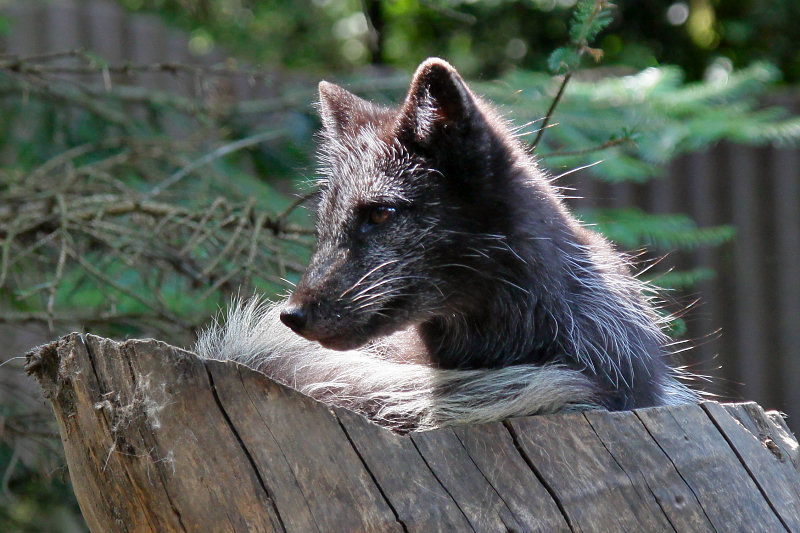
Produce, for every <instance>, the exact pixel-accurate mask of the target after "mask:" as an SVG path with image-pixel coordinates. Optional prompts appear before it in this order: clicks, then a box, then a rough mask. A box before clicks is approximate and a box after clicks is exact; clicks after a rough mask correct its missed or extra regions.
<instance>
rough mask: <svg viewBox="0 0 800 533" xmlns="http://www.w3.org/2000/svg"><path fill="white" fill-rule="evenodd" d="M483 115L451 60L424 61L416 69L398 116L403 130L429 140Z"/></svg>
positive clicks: (464, 128) (419, 139) (418, 139)
mask: <svg viewBox="0 0 800 533" xmlns="http://www.w3.org/2000/svg"><path fill="white" fill-rule="evenodd" d="M479 115H480V113H479V111H478V108H477V105H476V103H475V99H474V97H473V96H472V93H471V92H470V90H469V89H468V88H467V85H466V83H464V80H463V79H461V76H460V75H459V74H458V72H457V71H456V69H455V68H453V66H452V65H450V63H448V62H447V61H445V60H443V59H439V58H435V57H433V58H430V59H427V60H425V61H424V62H422V64H421V65H420V66H419V67H417V71H416V72H415V73H414V78H413V79H412V80H411V86H410V87H409V89H408V95H407V96H406V100H405V102H404V103H403V107H402V109H401V111H400V116H399V128H400V131H401V132H403V133H406V134H411V136H412V137H413V139H414V140H415V141H417V142H421V143H423V144H427V143H429V142H431V141H432V140H433V138H434V136H435V135H436V134H438V133H440V132H443V131H454V130H455V131H461V132H464V131H466V130H468V129H469V128H470V127H471V126H472V125H473V124H474V122H475V119H476V118H477V117H478V116H479Z"/></svg>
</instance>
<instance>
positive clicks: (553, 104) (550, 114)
mask: <svg viewBox="0 0 800 533" xmlns="http://www.w3.org/2000/svg"><path fill="white" fill-rule="evenodd" d="M571 78H572V72H568V73H566V74H565V75H564V79H562V80H561V86H560V87H559V88H558V92H557V93H556V97H555V98H553V101H552V102H551V103H550V109H548V110H547V114H546V115H545V116H544V120H542V126H541V127H540V128H539V132H538V133H537V134H536V138H535V139H534V140H533V144H532V145H531V149H532V150H536V147H537V146H538V145H539V141H540V140H541V139H542V135H544V130H546V129H547V124H548V123H549V122H550V119H551V118H552V117H553V113H554V112H555V110H556V106H558V102H560V101H561V96H562V95H563V94H564V89H565V88H566V87H567V83H569V80H570V79H571Z"/></svg>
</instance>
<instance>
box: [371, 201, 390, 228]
mask: <svg viewBox="0 0 800 533" xmlns="http://www.w3.org/2000/svg"><path fill="white" fill-rule="evenodd" d="M393 214H394V207H388V206H385V205H380V206H377V207H373V208H372V209H371V210H370V212H369V221H370V223H372V224H383V223H384V222H386V221H387V220H389V218H390V217H391V216H392V215H393Z"/></svg>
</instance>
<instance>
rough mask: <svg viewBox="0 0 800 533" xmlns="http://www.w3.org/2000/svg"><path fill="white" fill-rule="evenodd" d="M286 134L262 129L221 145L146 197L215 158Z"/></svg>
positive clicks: (154, 194) (146, 196) (280, 131)
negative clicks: (254, 133)
mask: <svg viewBox="0 0 800 533" xmlns="http://www.w3.org/2000/svg"><path fill="white" fill-rule="evenodd" d="M285 134H286V132H284V131H282V130H279V131H262V132H261V133H258V134H256V135H251V136H250V137H245V138H244V139H239V140H238V141H235V142H232V143H228V144H225V145H223V146H220V147H219V148H217V149H216V150H214V151H213V152H209V153H207V154H206V155H204V156H203V157H201V158H200V159H196V160H195V161H193V162H191V163H189V164H188V165H186V166H185V167H183V168H182V169H180V170H179V171H177V172H175V173H174V174H172V175H171V176H170V177H169V178H167V179H165V180H164V181H162V182H161V183H159V184H158V185H156V186H155V187H153V188H152V189H150V192H149V193H147V194H146V195H145V198H152V197H153V196H156V195H158V194H159V193H160V192H161V191H163V190H164V189H166V188H168V187H171V186H173V185H175V184H176V183H178V182H179V181H180V180H182V179H183V178H184V177H185V176H187V175H188V174H189V173H191V172H193V171H195V170H197V169H198V168H200V167H202V166H203V165H207V164H208V163H210V162H212V161H214V160H215V159H219V158H220V157H224V156H226V155H228V154H231V153H233V152H236V151H237V150H241V149H242V148H246V147H248V146H253V145H255V144H258V143H262V142H265V141H271V140H273V139H277V138H278V137H281V136H283V135H285Z"/></svg>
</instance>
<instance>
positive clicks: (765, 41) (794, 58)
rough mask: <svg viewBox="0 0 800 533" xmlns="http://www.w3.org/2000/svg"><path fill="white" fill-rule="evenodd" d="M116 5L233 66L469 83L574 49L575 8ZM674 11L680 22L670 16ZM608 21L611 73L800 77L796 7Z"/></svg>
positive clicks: (494, 3) (645, 6)
mask: <svg viewBox="0 0 800 533" xmlns="http://www.w3.org/2000/svg"><path fill="white" fill-rule="evenodd" d="M118 1H119V2H120V3H121V4H123V5H125V6H127V7H128V8H129V9H131V10H136V11H150V12H154V13H157V14H158V15H159V16H161V17H163V18H165V19H167V20H169V21H170V22H172V23H173V24H175V25H177V26H179V27H181V28H183V29H185V30H187V31H189V32H191V34H192V49H193V50H195V51H196V52H197V53H198V54H202V53H207V52H208V50H210V48H211V46H212V45H220V46H222V47H224V48H225V49H227V50H229V51H231V52H232V53H233V55H234V57H235V58H237V59H239V60H241V59H246V60H248V61H250V62H253V63H264V64H281V65H285V66H287V67H291V68H298V67H299V68H313V69H316V70H318V71H324V72H326V73H327V72H331V71H341V70H342V69H346V68H352V67H358V66H363V65H365V64H369V63H378V64H388V65H392V66H395V67H399V68H402V69H405V70H410V69H413V68H414V66H416V64H417V63H419V61H420V60H421V59H424V58H425V57H427V56H428V55H432V54H436V55H440V56H444V57H447V58H448V59H450V60H451V62H453V63H454V64H455V65H457V66H458V67H459V68H460V69H461V72H462V74H464V75H467V76H470V77H475V76H482V77H484V78H494V77H496V76H498V75H499V74H502V73H503V72H506V71H508V70H509V69H512V68H520V69H523V70H534V71H544V70H547V67H548V57H549V56H550V53H551V51H552V50H555V49H556V48H558V47H560V46H563V45H564V44H565V43H568V42H574V41H575V39H574V38H571V36H570V32H571V31H572V32H573V35H572V37H574V36H575V30H574V26H571V25H570V19H571V17H572V15H571V9H570V8H572V7H573V6H574V5H576V2H575V0H559V1H557V2H556V1H553V0H503V1H499V0H491V1H480V2H476V1H474V0H391V1H389V0H364V1H355V0H300V1H297V2H278V1H275V0H267V1H261V0H260V1H255V0H203V1H202V2H194V1H188V0H118ZM590 3H591V2H590ZM676 4H682V5H683V8H684V9H685V10H686V11H685V13H684V14H685V18H681V17H679V18H677V19H676V18H675V17H674V16H672V15H670V9H674V8H675V7H676ZM578 5H580V4H578ZM677 8H678V10H679V11H680V9H681V7H680V5H678V6H677ZM612 12H613V14H614V17H615V20H614V21H613V22H611V23H610V24H609V25H608V26H607V27H606V29H605V31H604V32H603V33H602V35H600V36H599V37H600V38H599V42H598V44H597V48H598V49H599V50H602V53H603V57H604V60H605V62H606V64H607V65H624V66H627V67H631V68H634V69H636V70H641V69H644V68H647V67H657V66H660V65H679V66H681V67H682V70H683V71H684V72H686V73H687V76H688V79H690V80H699V79H702V78H703V77H704V75H705V73H706V72H707V70H708V69H709V68H710V67H711V66H713V64H714V63H715V62H716V61H718V60H719V59H720V58H723V59H725V61H729V62H730V64H731V65H732V66H733V67H734V68H737V69H738V68H744V67H746V66H748V65H750V64H752V63H753V62H754V61H761V60H765V59H767V60H769V61H771V62H772V63H774V64H776V65H778V66H779V67H780V70H781V71H782V72H783V74H784V79H785V80H786V81H789V82H794V81H797V80H799V79H800V54H798V52H797V43H796V39H793V36H794V35H795V34H796V30H795V27H794V24H795V21H796V20H798V19H800V3H798V2H797V1H796V0H771V1H769V2H762V1H759V0H725V1H724V2H718V1H714V0H694V1H691V2H618V3H616V4H615V5H614V7H613V9H612ZM373 29H374V30H376V31H373ZM595 29H596V30H597V31H599V30H600V28H595ZM586 35H587V36H589V34H588V33H587V34H586ZM587 40H592V38H591V37H587ZM287 43H291V45H289V46H287Z"/></svg>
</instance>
